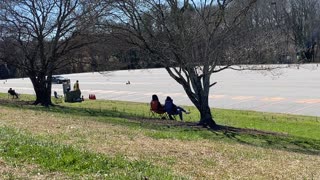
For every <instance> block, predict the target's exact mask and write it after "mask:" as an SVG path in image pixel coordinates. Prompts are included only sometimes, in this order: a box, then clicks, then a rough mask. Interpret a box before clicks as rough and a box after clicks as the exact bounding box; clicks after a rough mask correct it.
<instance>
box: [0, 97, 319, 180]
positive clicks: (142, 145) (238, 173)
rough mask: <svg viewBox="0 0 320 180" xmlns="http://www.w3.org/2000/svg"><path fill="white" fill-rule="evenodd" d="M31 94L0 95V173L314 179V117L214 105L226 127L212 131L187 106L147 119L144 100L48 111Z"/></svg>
mask: <svg viewBox="0 0 320 180" xmlns="http://www.w3.org/2000/svg"><path fill="white" fill-rule="evenodd" d="M32 98H33V97H32V96H27V95H23V98H22V100H24V101H22V102H21V101H19V102H18V101H16V100H14V101H12V100H8V99H7V97H6V95H5V94H0V101H1V105H0V106H1V110H0V122H1V123H0V125H1V126H0V132H1V138H0V143H1V147H4V148H2V149H1V150H0V154H1V157H2V160H0V169H1V167H6V168H5V169H7V171H5V172H1V171H0V173H1V177H4V178H8V177H23V176H28V177H31V178H36V177H37V178H39V176H40V177H41V176H42V177H50V178H62V179H64V178H65V177H70V176H71V177H78V178H81V177H91V178H96V177H99V178H106V179H108V178H110V179H112V178H113V179H114V178H116V179H126V178H131V179H140V178H142V177H149V178H151V179H173V178H174V179H180V178H191V179H197V178H198V179H201V178H206V179H213V178H216V179H221V178H224V179H225V178H239V177H240V178H252V179H256V178H258V179H260V178H262V179H270V178H273V179H274V178H281V179H292V178H295V179H300V178H307V179H311V178H314V179H316V178H319V177H320V172H319V171H318V169H319V164H320V157H319V153H320V131H319V129H320V122H319V120H318V119H317V118H316V117H307V116H292V115H283V114H271V113H258V112H250V111H234V110H222V109H213V112H214V115H215V120H216V121H217V123H218V124H220V125H223V126H225V127H224V128H223V129H222V130H220V131H211V130H208V129H203V128H201V127H196V126H194V124H195V123H193V122H196V121H197V120H198V119H199V114H198V113H197V111H196V110H195V109H194V108H192V107H187V109H189V110H190V111H191V114H190V115H187V116H185V117H186V118H185V119H186V121H187V122H186V123H180V122H172V121H165V120H157V119H152V120H151V119H149V106H148V104H147V103H146V104H143V103H129V102H117V101H85V102H83V103H74V104H67V103H62V104H59V106H56V107H52V108H49V109H47V108H43V107H39V106H32V105H27V104H28V103H27V101H29V100H32ZM227 126H234V127H236V128H231V127H229V128H227ZM252 129H255V130H252ZM264 131H267V132H264ZM16 165H19V166H23V167H26V168H22V169H24V171H22V170H20V171H19V170H17V169H16V168H15V167H16ZM34 166H36V167H37V168H36V169H37V171H34V170H31V169H35V168H30V167H34ZM28 167H29V168H28ZM88 167H90V168H88ZM39 172H40V173H39Z"/></svg>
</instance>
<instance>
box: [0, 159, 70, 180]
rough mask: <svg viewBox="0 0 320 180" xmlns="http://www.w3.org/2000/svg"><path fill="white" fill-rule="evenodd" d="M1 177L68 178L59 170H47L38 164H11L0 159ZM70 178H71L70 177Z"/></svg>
mask: <svg viewBox="0 0 320 180" xmlns="http://www.w3.org/2000/svg"><path fill="white" fill-rule="evenodd" d="M0 179H35V180H37V179H39V180H40V179H68V177H67V176H66V175H64V174H62V173H59V172H45V171H43V170H41V169H40V168H38V167H37V166H36V165H30V164H19V165H11V164H9V163H6V162H5V161H4V160H2V159H0ZM69 179H70V178H69Z"/></svg>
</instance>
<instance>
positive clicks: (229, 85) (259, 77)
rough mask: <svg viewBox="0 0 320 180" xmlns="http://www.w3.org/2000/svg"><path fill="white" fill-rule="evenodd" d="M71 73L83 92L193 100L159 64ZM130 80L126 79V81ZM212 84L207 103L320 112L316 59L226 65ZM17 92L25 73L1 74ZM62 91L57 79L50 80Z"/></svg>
mask: <svg viewBox="0 0 320 180" xmlns="http://www.w3.org/2000/svg"><path fill="white" fill-rule="evenodd" d="M63 76H65V77H67V78H69V79H71V87H72V86H73V83H75V81H76V80H79V84H80V89H81V92H82V94H83V95H84V97H85V98H88V96H89V94H95V95H96V97H97V99H108V100H124V101H135V102H145V103H148V102H150V100H151V95H152V94H157V95H158V96H159V98H160V101H162V102H163V101H164V99H165V97H166V96H171V97H172V98H173V99H174V102H175V104H178V105H192V103H191V101H190V100H189V99H188V98H187V96H186V95H185V93H184V91H183V89H182V87H181V86H180V85H179V84H178V83H176V82H175V81H174V80H173V79H172V78H170V77H169V75H168V74H167V72H166V71H165V70H164V69H149V70H130V71H114V72H109V73H107V74H104V75H102V74H100V73H81V74H68V75H63ZM128 80H129V81H130V82H131V84H130V85H126V82H127V81H128ZM212 82H217V84H216V85H215V86H214V87H212V88H211V91H210V106H211V107H216V108H225V109H242V110H254V111H263V112H278V113H287V114H301V115H311V116H320V67H319V68H318V67H317V65H316V64H312V65H311V64H309V65H302V66H300V67H299V68H297V66H294V65H293V66H291V67H290V68H286V69H280V70H277V71H274V72H273V75H272V74H271V73H266V72H257V71H255V72H254V71H241V72H240V71H234V70H225V71H222V72H220V73H217V74H213V75H212ZM10 87H11V88H13V89H15V90H16V91H17V92H19V93H25V94H34V91H33V87H32V84H31V82H30V80H29V79H27V78H24V79H9V80H7V81H5V80H0V92H7V91H8V89H9V88H10ZM53 91H57V92H58V94H62V85H61V84H59V85H58V84H53Z"/></svg>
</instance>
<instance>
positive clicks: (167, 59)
mask: <svg viewBox="0 0 320 180" xmlns="http://www.w3.org/2000/svg"><path fill="white" fill-rule="evenodd" d="M256 1H257V0H244V1H239V0H184V1H181V0H131V1H125V0H118V1H115V2H114V3H113V11H112V14H111V15H110V14H108V18H106V19H105V23H106V24H107V26H106V30H109V31H110V33H112V34H116V35H117V36H118V37H122V39H123V40H125V41H127V42H129V43H131V44H134V45H136V46H138V47H140V48H141V49H142V50H145V51H147V52H148V53H149V54H150V57H152V58H153V60H154V61H157V62H161V63H162V65H163V66H165V69H166V70H167V72H168V73H169V75H170V76H171V77H172V78H173V79H175V80H176V81H177V82H178V83H179V84H181V85H182V87H183V88H184V90H185V92H186V94H187V95H188V97H189V98H190V100H191V101H192V103H193V104H194V105H195V106H196V108H197V109H198V110H199V112H200V115H201V117H200V123H199V124H201V125H204V126H210V127H215V126H216V123H215V121H214V120H213V117H212V113H211V110H210V107H209V91H210V88H211V87H213V86H214V85H215V84H216V82H215V81H214V80H212V78H214V77H213V76H212V74H214V73H218V72H220V71H223V70H225V69H228V68H234V69H235V68H236V67H235V66H234V65H242V64H254V63H259V58H257V57H258V56H257V54H263V52H266V51H267V49H268V48H269V47H272V43H273V41H274V40H275V38H274V37H272V36H270V34H267V33H266V32H265V31H263V27H259V28H253V27H250V28H244V27H245V26H244V25H243V22H244V20H245V18H246V15H247V13H248V12H249V11H250V9H251V8H252V6H253V5H254V4H255V3H256ZM263 45H268V46H263ZM260 47H261V48H260Z"/></svg>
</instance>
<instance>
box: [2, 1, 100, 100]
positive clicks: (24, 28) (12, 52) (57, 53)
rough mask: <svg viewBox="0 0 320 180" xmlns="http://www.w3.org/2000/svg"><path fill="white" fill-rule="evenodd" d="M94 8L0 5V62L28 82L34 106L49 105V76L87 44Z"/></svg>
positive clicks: (80, 4) (40, 3)
mask: <svg viewBox="0 0 320 180" xmlns="http://www.w3.org/2000/svg"><path fill="white" fill-rule="evenodd" d="M92 2H94V1H92ZM93 5H94V4H93V3H91V1H81V0H47V1H38V0H3V1H2V2H0V33H1V46H0V58H1V60H2V61H4V62H5V63H7V64H9V65H13V66H15V67H17V68H18V69H20V70H21V71H23V72H24V73H25V74H26V75H27V76H28V77H29V78H30V80H31V82H32V84H33V87H34V91H35V93H36V101H35V102H34V104H39V103H40V104H42V105H45V106H48V105H51V104H52V103H51V77H52V74H53V73H54V72H55V71H56V70H57V69H60V68H62V67H65V66H66V65H68V64H69V63H70V62H71V61H70V59H67V58H66V55H67V54H68V53H70V52H72V51H75V50H77V49H78V48H80V47H83V46H85V45H87V44H88V43H90V40H89V39H88V38H87V37H90V36H87V34H88V33H90V31H89V30H88V27H89V25H90V23H92V17H94V16H95V14H92V13H91V12H92V11H91V10H92V9H93V8H94V6H93Z"/></svg>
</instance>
